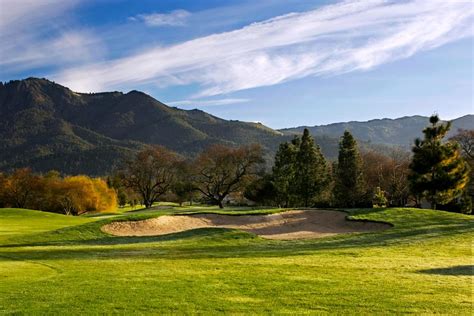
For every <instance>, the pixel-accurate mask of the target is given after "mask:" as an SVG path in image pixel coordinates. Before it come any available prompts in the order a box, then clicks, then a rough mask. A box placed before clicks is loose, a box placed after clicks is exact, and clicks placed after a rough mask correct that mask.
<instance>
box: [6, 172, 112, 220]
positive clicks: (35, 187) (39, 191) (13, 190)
mask: <svg viewBox="0 0 474 316" xmlns="http://www.w3.org/2000/svg"><path fill="white" fill-rule="evenodd" d="M0 198H1V203H0V204H1V206H2V207H17V208H31V209H37V210H42V211H48V212H56V213H62V214H67V215H80V214H82V213H85V212H107V211H112V210H115V208H116V206H117V199H116V194H115V191H114V190H113V189H111V188H109V187H108V186H107V184H106V182H105V181H104V180H102V179H100V178H90V177H88V176H72V177H65V178H63V177H61V176H60V175H59V173H57V172H48V173H47V174H45V175H39V174H34V173H33V172H31V170H29V169H18V170H15V171H13V172H12V173H11V174H5V175H1V176H0Z"/></svg>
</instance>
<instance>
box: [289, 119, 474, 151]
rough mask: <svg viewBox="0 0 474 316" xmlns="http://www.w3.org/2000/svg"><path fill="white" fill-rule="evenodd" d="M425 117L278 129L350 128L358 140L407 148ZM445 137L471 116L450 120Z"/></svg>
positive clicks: (468, 124)
mask: <svg viewBox="0 0 474 316" xmlns="http://www.w3.org/2000/svg"><path fill="white" fill-rule="evenodd" d="M428 121H429V118H428V117H426V116H418V115H416V116H406V117H402V118H398V119H380V120H370V121H367V122H346V123H334V124H329V125H320V126H312V127H308V126H301V127H295V128H288V129H282V130H280V131H281V132H282V133H284V134H286V135H292V134H299V133H301V132H302V131H303V129H305V128H308V129H309V131H310V132H311V133H312V134H313V135H327V136H329V137H339V135H341V134H342V133H344V131H345V130H348V131H350V132H351V133H352V134H353V135H354V137H355V138H357V139H358V140H359V141H366V142H370V143H376V144H384V145H395V146H402V147H405V148H409V147H410V146H411V145H412V144H413V140H414V139H415V138H416V137H422V136H423V133H422V130H423V128H425V126H426V125H427V124H428ZM451 124H452V126H451V130H450V132H449V134H448V136H451V135H454V134H455V133H456V132H457V130H458V129H460V128H462V129H473V128H474V115H465V116H463V117H460V118H457V119H455V120H452V121H451Z"/></svg>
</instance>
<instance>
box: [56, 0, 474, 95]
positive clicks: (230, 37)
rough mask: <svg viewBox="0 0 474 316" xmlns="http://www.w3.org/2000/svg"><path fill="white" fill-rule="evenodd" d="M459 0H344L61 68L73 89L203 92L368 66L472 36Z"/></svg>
mask: <svg viewBox="0 0 474 316" xmlns="http://www.w3.org/2000/svg"><path fill="white" fill-rule="evenodd" d="M473 16H474V7H473V6H472V2H471V1H469V0H467V1H438V0H418V1H417V0H414V1H383V0H365V1H345V2H342V3H338V4H335V5H329V6H325V7H321V8H319V9H316V10H312V11H307V12H300V13H291V14H287V15H283V16H278V17H275V18H273V19H269V20H266V21H263V22H259V23H253V24H250V25H248V26H246V27H243V28H241V29H237V30H234V31H230V32H225V33H219V34H213V35H210V36H205V37H201V38H197V39H194V40H190V41H186V42H183V43H180V44H176V45H172V46H168V47H156V48H151V49H148V50H146V51H143V52H141V53H137V54H134V55H131V56H128V57H124V58H120V59H116V60H111V61H107V62H102V63H95V64H91V65H88V66H86V67H78V68H71V69H66V70H65V71H63V72H60V73H58V74H56V75H55V79H56V80H57V81H59V82H62V83H64V84H66V85H68V86H70V87H71V88H73V89H76V90H79V91H98V90H104V89H111V88H116V87H121V86H124V85H140V84H145V83H147V84H148V83H156V84H160V85H184V84H196V83H197V84H199V85H200V86H201V87H202V89H201V92H199V93H198V94H196V95H195V96H194V97H197V98H199V97H206V96H212V95H219V94H224V93H229V92H233V91H238V90H242V89H249V88H256V87H262V86H269V85H274V84H278V83H282V82H285V81H289V80H294V79H298V78H303V77H306V76H322V75H335V74H341V73H345V72H351V71H363V70H368V69H372V68H374V67H376V66H379V65H381V64H384V63H387V62H391V61H394V60H399V59H402V58H407V57H410V56H412V55H413V54H416V53H418V52H420V51H424V50H429V49H433V48H436V47H439V46H441V45H444V44H446V43H449V42H452V41H456V40H459V39H461V38H465V37H468V36H472V35H473Z"/></svg>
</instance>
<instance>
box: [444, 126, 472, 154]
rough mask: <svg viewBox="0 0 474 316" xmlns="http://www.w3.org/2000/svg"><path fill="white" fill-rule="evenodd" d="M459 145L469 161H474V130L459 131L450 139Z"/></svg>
mask: <svg viewBox="0 0 474 316" xmlns="http://www.w3.org/2000/svg"><path fill="white" fill-rule="evenodd" d="M450 140H453V141H455V142H457V143H458V144H459V146H460V147H461V149H462V152H463V154H464V156H465V157H466V158H467V160H470V161H471V162H472V160H474V130H473V129H469V130H468V129H458V133H457V134H456V135H454V136H453V137H451V138H450Z"/></svg>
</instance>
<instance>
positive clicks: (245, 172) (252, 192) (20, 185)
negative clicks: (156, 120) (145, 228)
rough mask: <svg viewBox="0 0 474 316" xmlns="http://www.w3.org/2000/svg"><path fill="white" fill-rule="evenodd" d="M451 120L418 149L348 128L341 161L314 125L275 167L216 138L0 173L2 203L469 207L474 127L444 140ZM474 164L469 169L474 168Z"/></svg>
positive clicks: (281, 152)
mask: <svg viewBox="0 0 474 316" xmlns="http://www.w3.org/2000/svg"><path fill="white" fill-rule="evenodd" d="M449 128H450V124H449V123H445V124H442V123H441V122H440V121H439V118H438V117H437V116H432V117H431V118H430V125H429V126H428V127H426V128H425V129H424V130H423V133H424V138H423V139H417V140H415V143H414V146H413V150H412V151H413V152H412V154H411V155H410V154H409V153H407V152H405V151H403V150H393V151H392V152H390V153H387V154H381V153H377V152H373V151H372V152H363V153H361V152H360V151H359V149H358V145H357V142H356V140H355V139H354V137H353V136H352V134H351V133H350V132H349V131H345V132H344V134H343V135H342V136H341V139H340V142H339V153H338V158H337V160H336V161H333V162H330V161H328V160H327V159H326V158H325V157H324V155H323V154H322V153H321V149H320V147H319V146H318V144H316V143H315V141H314V139H313V137H312V136H311V135H310V133H309V131H308V130H307V129H305V130H304V132H303V134H302V135H301V136H296V137H294V139H293V140H291V141H289V142H284V143H282V144H280V146H279V148H278V150H277V152H276V154H275V158H274V162H273V166H272V168H271V169H270V170H266V169H265V164H264V159H263V151H262V148H261V147H260V146H259V145H248V146H242V147H238V148H235V147H229V146H224V145H213V146H210V147H209V148H207V149H206V150H204V151H203V152H201V153H200V154H199V155H198V156H197V157H194V158H193V159H189V158H186V157H182V156H180V155H178V154H177V153H175V152H172V151H170V150H168V149H166V148H164V147H160V146H154V147H147V148H145V149H144V150H142V151H140V152H139V153H138V154H137V155H135V156H134V157H133V159H129V160H126V161H124V162H123V163H122V166H121V167H120V168H119V169H118V170H117V171H116V172H115V173H114V174H113V175H110V176H109V177H107V179H106V180H103V179H98V178H96V179H93V178H89V177H87V176H72V177H61V176H60V175H59V174H57V173H56V172H50V173H48V174H45V175H35V174H33V173H32V172H31V171H30V170H28V169H19V170H16V171H14V172H13V173H11V174H0V207H2V206H3V207H5V206H12V207H28V208H34V209H40V210H48V211H54V212H61V213H65V214H74V215H77V214H81V213H83V212H86V211H106V210H111V209H114V208H115V207H116V204H117V203H118V204H119V205H120V206H125V205H126V204H130V205H132V206H133V205H136V204H142V205H144V206H145V207H147V208H149V207H152V206H153V204H154V203H156V202H158V201H172V202H177V203H179V204H182V203H184V202H189V203H193V202H195V201H198V202H201V203H207V204H213V205H218V206H219V207H221V208H223V207H225V205H226V204H227V203H245V204H247V203H249V202H252V203H256V204H260V205H268V206H280V207H340V208H347V207H372V206H374V207H385V206H406V205H413V206H418V207H419V206H422V204H423V202H424V201H426V202H428V203H429V204H430V206H431V208H433V209H436V208H440V209H446V210H451V211H458V212H465V213H470V212H471V211H472V196H473V183H472V181H470V179H471V178H472V170H473V168H472V165H473V162H472V161H473V153H472V148H474V141H473V139H474V138H473V136H474V135H473V134H474V131H460V132H459V133H458V134H457V135H456V136H454V137H453V138H451V139H450V140H448V141H445V140H444V139H445V136H446V134H447V132H448V131H449ZM469 166H471V167H469Z"/></svg>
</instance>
